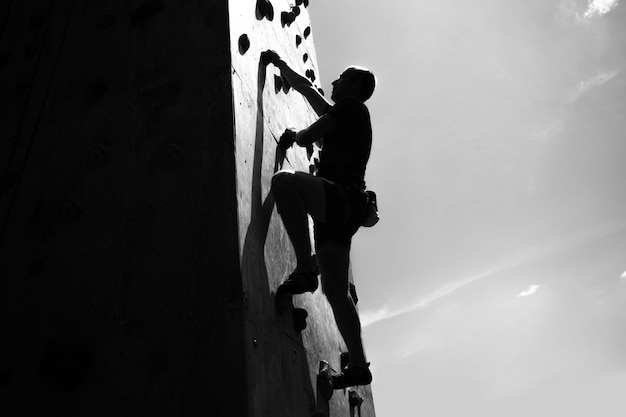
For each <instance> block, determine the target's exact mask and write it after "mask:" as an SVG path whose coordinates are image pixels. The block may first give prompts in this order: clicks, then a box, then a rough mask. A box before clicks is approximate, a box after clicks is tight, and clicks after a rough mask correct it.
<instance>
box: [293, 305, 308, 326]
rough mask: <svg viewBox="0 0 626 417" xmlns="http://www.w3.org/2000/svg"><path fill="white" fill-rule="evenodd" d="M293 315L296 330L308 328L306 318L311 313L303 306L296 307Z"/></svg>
mask: <svg viewBox="0 0 626 417" xmlns="http://www.w3.org/2000/svg"><path fill="white" fill-rule="evenodd" d="M292 315H293V328H294V330H295V331H296V332H301V331H302V330H304V329H306V318H307V317H308V316H309V313H307V311H306V310H305V309H303V308H294V309H293V310H292Z"/></svg>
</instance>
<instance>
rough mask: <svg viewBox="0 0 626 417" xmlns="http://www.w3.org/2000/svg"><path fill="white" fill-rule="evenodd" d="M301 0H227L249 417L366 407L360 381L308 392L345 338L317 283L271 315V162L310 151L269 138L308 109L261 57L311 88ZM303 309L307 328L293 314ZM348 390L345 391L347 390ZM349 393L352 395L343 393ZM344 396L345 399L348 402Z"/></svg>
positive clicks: (286, 255)
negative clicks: (329, 393)
mask: <svg viewBox="0 0 626 417" xmlns="http://www.w3.org/2000/svg"><path fill="white" fill-rule="evenodd" d="M307 7H308V1H306V2H304V1H301V0H300V1H294V0H272V1H266V0H231V1H230V2H229V9H230V37H231V47H230V53H231V57H232V68H231V74H232V85H233V89H232V91H233V107H234V119H235V157H236V170H237V202H238V221H239V244H240V256H241V273H242V279H243V291H244V314H243V315H244V321H245V335H244V348H245V352H246V358H247V364H246V366H247V375H248V384H247V389H248V401H249V403H248V405H249V416H255V417H257V416H258V417H260V416H281V417H282V416H285V417H286V416H311V415H314V413H315V412H317V411H320V412H324V413H329V414H330V415H331V416H333V417H334V416H346V417H348V416H350V415H351V412H358V407H356V406H354V405H355V404H357V403H360V401H359V399H363V400H364V401H363V402H362V403H360V412H361V416H363V417H366V416H367V417H370V416H373V415H374V408H373V404H372V396H371V391H370V390H369V387H359V388H353V389H350V390H345V391H337V392H335V393H334V395H333V397H332V398H331V401H330V403H328V402H325V401H324V400H323V399H322V398H320V396H319V395H318V392H317V384H316V375H317V371H318V366H319V363H320V361H321V360H326V361H328V362H329V363H330V366H331V367H332V368H333V369H335V370H338V369H340V354H341V352H342V351H345V346H344V344H343V341H342V339H341V336H340V335H339V333H338V331H337V328H336V325H335V322H334V319H333V315H332V311H331V309H330V306H329V305H328V303H327V301H326V299H325V297H324V295H323V294H322V291H321V289H318V291H316V292H315V294H313V295H311V294H310V293H307V294H305V295H300V296H295V297H294V306H295V307H296V309H295V312H296V314H293V313H292V312H287V313H282V314H279V313H277V311H276V309H275V305H274V293H275V291H276V288H277V287H278V285H279V284H280V283H281V282H282V281H283V280H284V279H286V278H287V276H288V274H289V273H291V272H292V271H293V268H294V266H295V257H294V256H293V250H292V248H291V244H290V243H289V239H288V237H287V235H286V232H285V231H284V229H283V227H282V223H281V221H280V218H279V216H278V214H277V212H276V209H275V207H274V200H273V197H272V195H271V193H270V192H269V191H270V183H271V177H272V175H273V174H274V172H276V171H277V170H278V169H293V170H300V171H305V172H309V170H310V167H311V164H312V163H313V160H314V158H316V156H317V150H314V152H313V154H309V153H308V152H307V151H306V150H305V149H303V148H299V147H297V146H295V147H294V148H292V149H290V150H289V151H288V152H287V153H286V155H284V154H283V153H282V152H281V151H280V150H278V148H277V143H276V142H277V141H278V140H279V138H280V136H281V134H282V133H283V131H284V130H285V128H287V127H291V128H295V129H301V128H304V127H307V126H308V125H309V124H311V123H312V122H313V121H314V120H316V115H315V113H314V112H313V109H312V108H311V107H310V106H309V105H308V103H307V102H306V100H304V98H303V97H302V96H301V95H300V94H298V93H297V92H295V91H294V90H293V89H291V88H290V86H289V85H288V84H287V83H286V82H285V80H283V79H282V78H281V77H280V72H279V71H278V69H277V68H275V67H274V66H273V65H271V64H270V65H265V63H264V62H263V61H262V58H261V54H262V52H263V51H265V50H268V49H272V50H275V51H276V52H277V53H278V54H279V55H280V56H281V57H282V58H283V60H284V61H285V62H287V63H288V64H289V66H291V67H292V68H293V69H294V70H296V71H297V72H298V73H300V74H302V75H306V76H307V77H308V78H309V79H310V80H311V81H312V82H313V84H314V85H315V86H316V87H319V85H320V83H319V78H318V77H319V76H318V74H319V71H318V66H317V58H316V54H315V48H314V44H313V36H312V34H311V22H310V18H309V14H308V10H307ZM303 310H304V311H306V312H307V314H308V318H307V319H306V328H305V329H304V330H301V329H302V327H303V324H304V323H303V322H302V317H301V316H299V315H298V314H297V313H302V311H303ZM350 391H352V392H350ZM350 398H352V401H350ZM351 404H352V405H353V406H352V407H351Z"/></svg>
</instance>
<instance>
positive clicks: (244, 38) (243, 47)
mask: <svg viewBox="0 0 626 417" xmlns="http://www.w3.org/2000/svg"><path fill="white" fill-rule="evenodd" d="M248 49H250V39H249V38H248V35H246V34H245V33H244V34H243V35H241V36H240V37H239V53H240V54H241V55H243V54H245V53H246V52H248Z"/></svg>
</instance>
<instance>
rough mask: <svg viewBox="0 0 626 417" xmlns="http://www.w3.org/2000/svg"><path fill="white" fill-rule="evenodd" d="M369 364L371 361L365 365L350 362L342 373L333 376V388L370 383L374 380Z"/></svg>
mask: <svg viewBox="0 0 626 417" xmlns="http://www.w3.org/2000/svg"><path fill="white" fill-rule="evenodd" d="M369 366H370V364H369V363H368V364H367V365H365V366H358V365H351V364H348V366H346V367H345V368H343V369H342V370H341V372H340V373H338V374H337V375H333V376H332V382H333V388H334V389H344V388H347V387H354V386H356V385H369V384H370V383H371V382H372V373H371V372H370V370H369Z"/></svg>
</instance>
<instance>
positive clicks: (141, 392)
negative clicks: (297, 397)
mask: <svg viewBox="0 0 626 417" xmlns="http://www.w3.org/2000/svg"><path fill="white" fill-rule="evenodd" d="M1 4H2V5H1V6H0V31H1V32H0V103H1V104H0V108H2V111H1V112H0V178H1V179H0V227H1V230H0V233H1V235H0V238H1V242H0V244H1V247H0V285H1V287H0V326H1V327H0V328H1V331H0V335H1V336H0V337H1V339H2V344H1V346H0V355H1V356H0V396H1V398H0V414H1V415H3V416H10V415H11V416H13V415H15V416H20V415H22V416H43V415H54V416H87V415H89V416H106V417H110V416H142V415H151V416H243V415H246V413H247V405H246V395H245V394H244V395H242V393H245V389H246V388H245V361H244V358H245V355H244V351H243V346H242V342H241V340H242V334H243V333H242V326H243V321H242V316H241V313H242V303H241V299H242V297H241V294H242V292H241V274H240V265H239V255H238V245H237V217H236V213H237V210H236V207H237V206H236V204H237V202H236V195H235V164H234V157H233V155H234V146H233V129H232V95H231V90H230V86H231V83H230V52H229V44H228V39H229V34H228V19H227V16H228V15H227V2H226V1H224V0H202V1H182V0H181V1H178V0H117V1H116V0H109V1H98V2H92V1H78V0H76V1H74V0H19V1H18V0H14V1H7V2H2V3H1Z"/></svg>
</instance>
